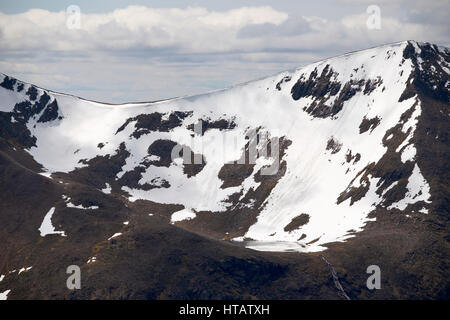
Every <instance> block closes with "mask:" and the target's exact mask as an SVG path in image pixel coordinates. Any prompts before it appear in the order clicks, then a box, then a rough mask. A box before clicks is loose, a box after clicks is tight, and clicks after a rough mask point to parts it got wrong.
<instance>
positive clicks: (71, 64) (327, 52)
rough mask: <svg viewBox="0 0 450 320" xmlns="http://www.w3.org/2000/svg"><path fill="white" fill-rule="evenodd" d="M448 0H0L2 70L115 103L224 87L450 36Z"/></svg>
mask: <svg viewBox="0 0 450 320" xmlns="http://www.w3.org/2000/svg"><path fill="white" fill-rule="evenodd" d="M449 21H450V0H426V1H423V0H397V1H396V0H391V1H388V0H336V1H331V0H322V1H302V0H259V1H258V0H241V1H237V0H227V1H216V0H207V1H206V0H197V1H187V0H158V1H156V0H155V1H146V0H137V1H123V0H103V1H102V0H98V1H92V0H87V1H85V0H78V1H77V0H70V1H66V0H59V1H50V0H41V1H29V0H15V1H1V2H0V72H2V73H5V74H7V75H10V76H13V77H16V78H18V79H20V80H23V81H25V82H30V83H33V84H36V85H38V86H40V87H44V88H46V89H51V90H55V91H59V92H64V93H69V94H74V95H77V96H81V97H83V98H87V99H92V100H97V101H103V102H109V103H122V102H131V101H153V100H159V99H164V98H171V97H178V96H185V95H193V94H198V93H204V92H208V91H213V90H217V89H222V88H226V87H229V86H231V85H233V84H238V83H242V82H246V81H251V80H254V79H258V78H262V77H265V76H270V75H272V74H275V73H278V72H282V71H284V70H291V69H294V68H298V67H301V66H303V65H306V64H308V63H311V62H315V61H318V60H320V59H324V58H327V57H331V56H335V55H338V54H343V53H346V52H349V51H354V50H361V49H365V48H369V47H373V46H377V45H381V44H385V43H390V42H397V41H403V40H410V39H412V40H417V41H426V42H431V43H434V44H438V45H442V46H447V47H448V46H450V22H449Z"/></svg>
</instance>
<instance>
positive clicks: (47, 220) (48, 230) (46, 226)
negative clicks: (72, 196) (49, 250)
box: [39, 207, 66, 237]
mask: <svg viewBox="0 0 450 320" xmlns="http://www.w3.org/2000/svg"><path fill="white" fill-rule="evenodd" d="M54 213H55V208H54V207H53V208H51V209H50V210H49V211H48V212H47V214H46V215H45V217H44V220H43V221H42V224H41V226H40V227H39V231H40V233H41V237H45V236H46V235H49V234H60V235H61V236H63V237H65V236H66V234H65V233H64V231H55V227H54V226H53V225H52V216H53V214H54Z"/></svg>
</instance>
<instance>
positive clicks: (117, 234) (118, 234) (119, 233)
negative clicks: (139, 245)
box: [108, 232, 122, 240]
mask: <svg viewBox="0 0 450 320" xmlns="http://www.w3.org/2000/svg"><path fill="white" fill-rule="evenodd" d="M121 235H122V233H121V232H118V233H114V234H113V235H112V236H111V237H109V238H108V240H111V239H114V238H115V237H118V236H121Z"/></svg>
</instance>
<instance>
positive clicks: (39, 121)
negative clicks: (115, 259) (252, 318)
mask: <svg viewBox="0 0 450 320" xmlns="http://www.w3.org/2000/svg"><path fill="white" fill-rule="evenodd" d="M449 91H450V51H449V49H448V48H444V47H438V46H435V45H431V44H428V43H417V42H414V41H405V42H400V43H395V44H389V45H384V46H380V47H376V48H371V49H367V50H363V51H358V52H352V53H348V54H344V55H341V56H338V57H333V58H330V59H326V60H322V61H319V62H316V63H313V64H310V65H307V66H305V67H301V68H298V69H296V70H293V71H289V72H282V73H280V74H277V75H275V76H271V77H268V78H265V79H261V80H257V81H253V82H249V83H245V84H242V85H237V86H234V87H231V88H228V89H225V90H221V91H215V92H212V93H207V94H203V95H198V96H192V97H183V98H176V99H169V100H164V101H158V102H149V103H130V104H121V105H110V104H103V103H98V102H93V101H88V100H84V99H81V98H78V97H74V96H70V95H65V94H61V93H56V92H53V91H49V90H45V89H42V88H39V87H37V86H35V85H31V84H27V83H24V82H22V81H19V80H16V79H14V78H11V77H9V76H6V75H3V76H0V125H1V126H0V139H1V140H2V149H3V152H4V154H5V157H6V155H7V157H8V158H10V159H14V161H15V162H17V164H18V165H20V166H21V167H23V168H26V170H27V171H30V172H34V173H39V174H40V175H43V176H45V177H46V178H45V179H46V180H47V179H50V181H49V183H50V182H51V183H52V185H54V184H55V185H56V187H57V188H59V189H58V191H57V192H56V191H55V192H54V194H57V197H56V196H55V197H53V198H52V200H51V201H50V200H48V201H46V208H42V210H41V212H40V215H39V214H38V215H39V217H37V216H36V214H35V215H34V217H35V221H36V222H33V223H34V225H33V226H32V227H29V230H35V233H36V237H38V238H39V237H41V238H42V237H46V236H47V235H51V234H55V237H59V238H60V240H58V241H70V238H72V237H73V238H78V237H79V236H78V235H77V234H76V230H81V229H80V228H90V225H89V224H88V223H90V222H89V221H85V220H84V219H85V218H80V219H82V220H77V221H75V220H76V219H75V218H74V216H67V214H64V212H65V211H64V210H69V209H70V210H74V211H73V212H75V211H84V212H87V213H89V214H90V215H96V214H97V213H96V212H103V211H102V210H106V211H108V212H110V214H111V215H114V213H113V212H115V211H119V209H118V208H119V207H120V208H122V207H123V206H125V207H126V208H128V209H126V210H134V209H133V208H138V207H139V208H143V207H145V210H147V211H146V215H147V216H148V214H150V215H153V214H157V215H158V214H160V211H161V210H163V209H161V208H170V210H168V211H170V212H168V213H165V215H163V214H161V215H162V216H164V217H165V219H166V221H167V224H169V223H170V224H175V226H176V227H179V228H182V229H185V230H189V231H191V232H194V233H196V234H199V235H201V236H206V237H207V238H213V239H219V240H227V241H228V240H231V244H234V245H238V246H240V245H244V246H246V247H248V248H253V249H257V250H261V251H299V252H317V251H323V250H325V249H326V248H327V247H329V245H328V244H330V243H335V242H346V241H348V239H350V238H352V237H355V236H356V237H357V236H358V234H359V233H360V232H361V231H363V230H364V229H365V227H366V226H367V224H368V223H369V222H375V223H376V222H377V219H379V216H378V214H380V212H381V213H383V214H384V215H393V214H395V215H401V216H402V217H405V219H408V218H409V219H413V218H414V217H418V219H426V217H427V216H429V215H432V214H433V213H435V212H442V210H444V211H446V210H447V211H448V197H447V196H448V192H447V191H443V190H442V187H443V186H442V183H443V182H442V181H445V179H446V178H447V179H448V163H447V162H448V140H447V139H448V120H449V119H448V118H449V116H450V114H449V109H448V107H449V102H450V100H449V97H450V95H449ZM177 148H178V149H177ZM180 148H181V149H180ZM174 150H176V151H177V152H178V153H177V152H175V151H174ZM180 150H182V151H181V152H180ZM264 150H266V151H267V152H266V153H264V152H263V151H264ZM174 152H175V153H174ZM174 154H175V155H179V156H180V157H179V158H177V157H176V156H175V157H174V156H173V155H174ZM437 155H439V156H437ZM30 156H31V157H30ZM181 156H184V157H183V158H184V159H183V158H181ZM187 159H190V160H192V161H190V162H191V163H189V161H186V160H187ZM252 160H254V161H252ZM34 173H33V174H34ZM3 177H4V178H3V179H7V180H6V181H4V182H2V183H7V184H13V183H14V179H15V178H14V176H11V175H8V174H6V173H5V174H4V176H3ZM442 179H444V180H442ZM447 182H448V180H447ZM58 184H59V186H58ZM444 184H445V182H444ZM80 186H82V187H83V188H84V187H86V188H89V192H87V191H86V192H84V193H80V192H79V191H77V190H78V189H79V188H81V187H80ZM56 187H55V188H56ZM447 188H448V184H446V185H445V190H447ZM99 193H101V194H102V195H99ZM105 197H107V198H108V199H114V201H115V203H116V204H115V206H116V207H115V206H114V205H105V204H104V203H103V202H102V201H106V200H102V199H106V198H105ZM24 201H26V198H24ZM108 201H110V200H108ZM111 201H112V200H111ZM55 208H56V210H55ZM67 208H69V209H67ZM130 208H131V209H130ZM122 209H123V208H122ZM122 209H120V210H122ZM136 210H137V209H136ZM139 210H140V209H139ZM145 210H144V211H145ZM59 212H61V213H60V214H59ZM2 214H3V212H2ZM58 216H59V217H58ZM4 219H6V218H4ZM102 219H108V218H107V215H106V216H105V217H103V218H102ZM414 219H415V218H414ZM123 220H125V219H123ZM127 220H128V219H127ZM52 221H53V222H55V221H57V222H58V223H56V224H55V223H54V226H53V225H52ZM125 222H128V221H125ZM44 224H45V225H44ZM75 224H76V225H77V226H78V227H77V229H75V228H74V227H73V226H74V225H75ZM86 224H88V225H86ZM127 228H130V225H129V224H128V223H126V224H123V225H122V226H120V225H119V226H118V225H117V224H116V225H115V227H114V228H112V227H111V230H110V231H109V233H110V234H109V236H110V237H109V239H106V237H105V241H106V240H108V241H109V240H110V239H112V238H115V239H120V237H122V236H123V234H126V232H127V230H128V229H127ZM43 230H44V231H43ZM55 230H59V231H55ZM39 232H40V234H39ZM61 239H62V240H61ZM88 258H89V259H90V260H89V261H91V262H92V259H91V258H92V257H88ZM86 260H87V259H86ZM95 260H96V259H94V261H95ZM0 271H1V270H0Z"/></svg>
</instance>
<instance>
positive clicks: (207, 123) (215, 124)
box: [187, 119, 236, 135]
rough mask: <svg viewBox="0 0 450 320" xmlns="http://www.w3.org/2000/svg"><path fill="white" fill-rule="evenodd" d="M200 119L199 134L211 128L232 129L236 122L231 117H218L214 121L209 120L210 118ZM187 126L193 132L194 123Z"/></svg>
mask: <svg viewBox="0 0 450 320" xmlns="http://www.w3.org/2000/svg"><path fill="white" fill-rule="evenodd" d="M200 120H201V125H202V126H201V135H204V134H205V132H206V131H208V130H211V129H218V130H228V129H234V128H235V127H236V123H235V122H234V121H233V120H232V119H231V120H227V119H219V120H215V121H211V120H210V119H200ZM187 128H188V129H189V130H191V131H194V132H195V125H194V124H190V125H188V126H187Z"/></svg>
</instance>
